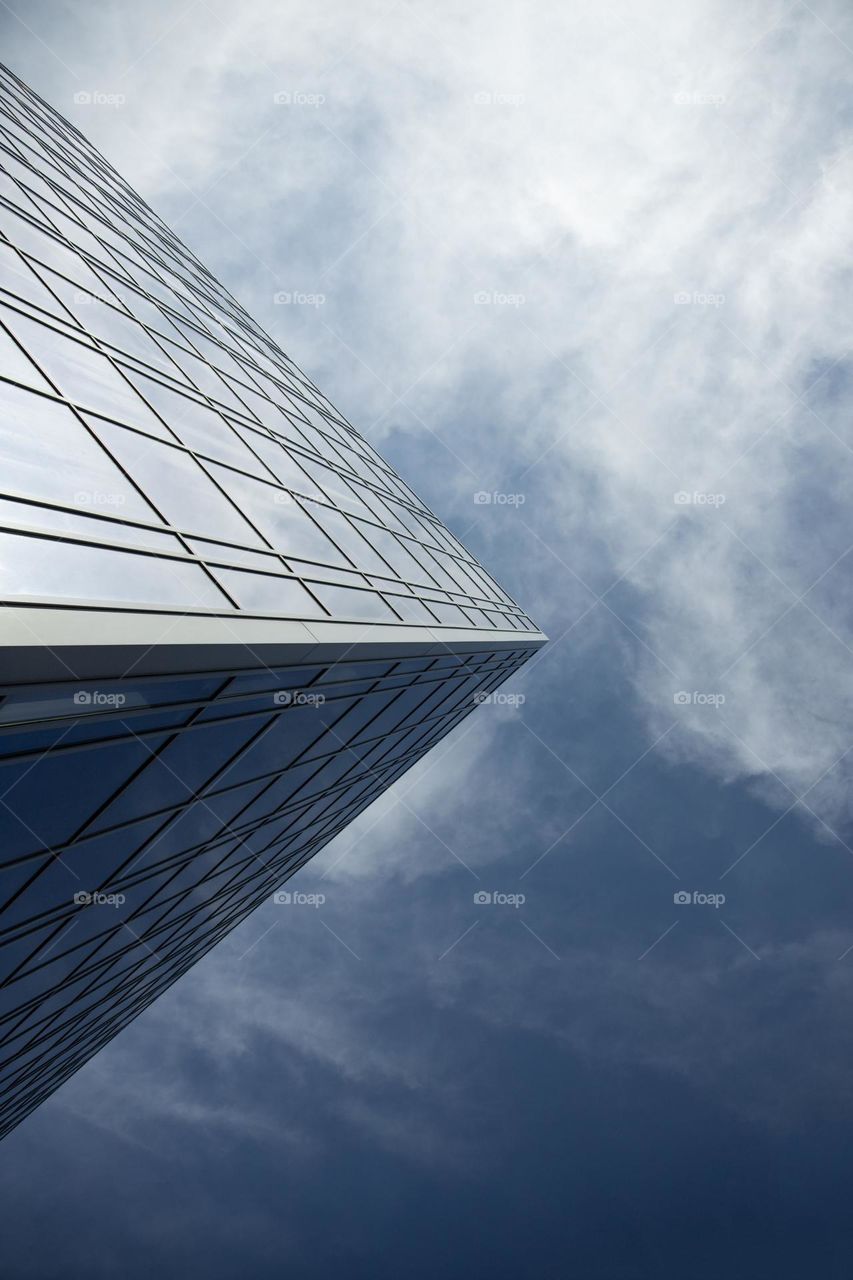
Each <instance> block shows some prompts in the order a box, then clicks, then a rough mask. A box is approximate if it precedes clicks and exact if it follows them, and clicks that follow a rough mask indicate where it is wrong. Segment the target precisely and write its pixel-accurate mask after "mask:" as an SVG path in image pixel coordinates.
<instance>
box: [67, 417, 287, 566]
mask: <svg viewBox="0 0 853 1280" xmlns="http://www.w3.org/2000/svg"><path fill="white" fill-rule="evenodd" d="M92 421H93V425H94V427H95V429H96V431H97V433H98V435H99V436H100V438H101V439H102V440H103V441H104V443H105V444H106V446H107V448H108V449H110V451H111V452H113V453H114V454H115V455H116V457H117V458H118V460H119V462H120V463H121V465H122V466H123V467H125V468H126V470H127V472H128V474H129V475H131V476H133V478H134V480H135V481H136V483H137V484H138V485H139V486H140V488H141V489H143V490H144V491H145V493H146V494H148V495H149V496H150V498H151V501H152V502H154V503H155V504H156V505H157V507H158V508H159V509H160V510H161V511H162V512H163V514H164V515H165V517H166V519H167V520H169V521H170V523H171V524H173V525H174V526H175V528H178V529H186V530H188V531H189V532H195V533H200V534H204V533H207V534H211V535H213V536H216V535H219V536H220V537H225V538H231V539H233V540H234V542H242V543H245V544H246V545H247V546H250V547H260V546H262V545H263V543H262V542H261V540H260V538H259V537H258V536H257V534H256V533H255V532H254V530H253V529H251V528H250V526H249V525H248V524H247V523H246V521H245V520H244V519H243V518H242V516H241V515H240V513H239V511H237V509H236V508H235V507H234V506H232V504H231V503H230V502H229V501H228V499H227V498H226V497H225V496H224V495H223V494H222V493H220V492H219V490H218V489H217V488H216V486H215V485H214V484H213V483H212V482H211V480H210V478H209V477H208V476H207V475H205V474H204V472H203V471H202V469H201V467H200V466H199V465H198V463H197V462H196V461H195V459H194V458H191V457H190V455H189V454H188V453H184V451H183V450H182V449H177V448H173V447H171V446H170V445H166V444H161V443H160V442H159V440H152V439H150V438H149V437H148V436H141V435H137V434H135V433H134V432H132V431H125V430H124V429H123V428H122V427H116V426H113V424H112V423H110V422H97V421H95V420H92ZM232 474H233V473H232Z"/></svg>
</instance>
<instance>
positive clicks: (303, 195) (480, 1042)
mask: <svg viewBox="0 0 853 1280" xmlns="http://www.w3.org/2000/svg"><path fill="white" fill-rule="evenodd" d="M13 8H16V9H18V6H17V5H13ZM534 17H535V20H534ZM3 25H4V47H5V50H6V52H5V60H6V61H7V63H8V64H9V65H10V66H11V67H12V69H13V70H15V71H16V72H17V73H18V74H20V75H21V76H22V77H23V78H24V79H25V80H26V81H27V82H28V83H30V84H31V85H32V86H33V88H35V89H36V90H37V91H38V92H40V93H41V94H42V95H43V96H44V97H45V98H47V100H48V101H49V102H51V103H52V104H53V105H54V106H56V107H57V108H58V109H59V110H60V111H62V112H63V113H64V114H66V115H67V116H68V117H69V118H70V119H72V120H73V122H74V123H75V124H76V125H77V126H78V127H79V128H81V129H82V130H83V131H84V132H86V133H87V134H88V136H89V137H91V138H92V140H93V141H94V142H95V144H96V145H98V146H99V147H100V148H101V149H102V151H103V152H104V154H105V155H106V156H107V158H108V159H109V160H111V161H112V162H113V163H114V164H115V165H116V166H117V167H118V168H119V169H120V171H121V172H122V174H123V175H124V177H126V178H127V180H128V181H129V182H131V184H132V185H134V186H135V187H136V188H137V189H138V190H139V191H140V193H141V194H142V195H143V196H144V197H145V198H146V199H148V200H149V202H150V203H151V204H152V205H153V206H154V207H155V208H156V209H157V211H158V212H159V213H160V214H161V215H162V216H163V217H164V218H165V219H166V221H167V222H169V223H170V225H172V226H173V227H174V228H175V230H176V231H177V232H178V233H179V234H181V235H182V236H183V237H184V239H185V240H186V241H187V243H188V244H189V246H190V247H191V248H192V249H193V250H194V251H196V252H197V253H198V254H199V256H200V257H201V259H202V260H203V261H204V262H205V263H206V265H207V266H208V267H209V268H210V269H211V270H212V271H213V272H214V273H215V274H216V275H217V276H218V277H219V278H220V279H221V280H222V281H223V283H225V284H226V285H227V286H228V287H229V288H230V289H231V290H232V292H233V293H234V294H235V295H236V296H237V297H238V298H239V299H240V301H241V302H242V303H243V304H244V305H246V306H247V308H248V309H249V311H250V312H251V313H252V314H253V315H254V316H255V317H256V318H257V319H258V320H259V321H260V322H261V323H262V324H263V325H264V326H265V327H266V328H267V330H268V331H269V332H271V333H273V335H274V336H275V337H276V339H277V340H278V341H279V342H280V343H281V345H282V346H283V347H284V349H285V350H286V351H287V352H288V354H290V355H291V356H292V357H293V358H294V359H296V360H297V361H298V362H299V363H300V364H301V365H302V366H303V367H304V368H305V369H306V370H307V371H308V372H309V373H310V374H311V376H312V377H313V378H314V379H315V380H316V381H317V383H318V384H319V385H320V386H321V387H322V388H323V390H324V391H325V392H326V394H328V395H329V396H330V397H331V398H332V400H333V401H334V402H335V403H336V404H337V405H338V406H339V407H340V409H341V410H342V411H343V412H344V413H345V414H346V415H347V417H348V418H349V419H350V420H351V421H352V422H353V423H354V424H355V425H357V426H358V427H359V428H360V429H362V430H363V432H364V434H365V435H366V437H367V438H368V439H369V440H370V442H371V443H372V444H374V445H375V446H376V447H377V448H379V449H380V451H381V452H382V453H383V454H384V455H385V456H386V457H387V458H388V460H389V461H390V462H391V463H392V464H393V465H394V466H395V467H396V468H397V469H398V470H399V471H400V473H401V474H402V475H403V476H404V478H405V479H407V480H408V481H409V482H410V483H411V484H412V485H413V487H414V488H415V489H416V491H417V492H418V493H419V494H420V495H421V496H422V497H423V498H424V500H425V501H426V502H427V503H428V504H429V505H430V506H431V507H432V509H433V510H435V511H436V512H437V514H439V515H440V516H441V517H442V518H443V519H445V520H446V522H447V523H448V525H449V526H450V527H451V528H452V529H453V531H454V532H455V533H456V534H457V535H458V536H460V537H461V538H462V540H463V541H464V542H465V543H466V545H468V546H469V547H470V548H471V550H472V551H473V552H474V553H475V554H476V555H477V556H478V557H479V558H480V559H482V561H483V562H484V563H485V564H486V565H487V566H488V568H489V569H490V571H492V572H493V573H494V575H495V576H496V577H497V579H498V581H499V582H501V584H502V585H504V586H505V587H506V588H507V590H508V591H509V592H510V593H511V594H512V595H514V596H515V597H516V598H517V599H519V601H520V602H521V603H522V604H523V605H524V607H525V608H526V609H527V610H528V611H529V613H530V614H531V615H532V617H533V618H534V619H535V620H536V621H537V622H538V623H539V625H540V626H541V627H542V628H543V630H545V631H546V632H547V633H548V634H549V636H550V637H551V643H550V644H549V645H548V646H547V648H545V649H544V650H542V651H541V652H539V653H538V654H537V655H536V656H535V657H534V658H533V659H532V660H531V662H530V663H529V664H528V666H527V668H526V669H525V670H524V671H523V672H522V673H520V674H519V675H518V676H517V677H515V679H514V680H513V682H512V684H511V685H508V686H506V692H508V693H511V694H513V695H518V697H517V698H516V700H515V701H514V702H504V703H501V704H497V705H489V706H485V707H483V708H481V709H480V710H479V711H478V712H477V713H476V714H475V715H474V716H472V717H471V718H470V719H469V720H467V721H466V722H465V723H464V724H463V725H462V726H460V728H459V729H457V730H456V731H455V733H454V735H453V736H452V737H451V738H449V739H448V740H447V741H446V742H445V743H443V744H442V745H441V746H440V747H439V748H438V749H437V750H436V751H435V752H433V753H432V754H431V755H430V756H429V757H428V758H427V759H426V760H425V761H423V762H422V763H421V764H420V765H418V766H417V768H416V769H415V770H414V771H413V772H412V774H410V775H409V776H408V777H407V778H406V779H405V780H404V781H403V782H402V783H401V784H399V785H398V787H397V788H395V789H394V791H393V792H391V793H390V794H388V795H387V796H385V797H383V798H382V799H381V800H380V801H379V802H378V803H377V804H376V805H375V806H373V807H372V808H371V809H370V810H369V811H367V813H365V814H364V815H363V816H362V817H361V818H360V819H359V820H358V822H357V823H356V824H355V825H354V826H353V827H352V828H351V829H350V830H349V831H348V832H346V833H345V834H344V835H343V836H342V837H341V838H340V839H339V840H338V841H337V842H336V843H335V844H334V845H333V846H330V847H329V848H328V849H327V850H325V851H324V852H323V853H322V854H321V855H319V856H318V857H317V858H316V859H315V860H314V861H313V862H312V863H311V864H310V865H309V866H308V867H306V868H305V869H304V870H303V871H302V872H301V873H300V875H299V878H298V881H294V887H297V886H298V888H299V889H300V890H302V891H304V892H305V893H307V894H322V895H324V896H325V901H324V902H323V903H322V904H321V905H320V906H317V907H314V906H308V905H299V904H290V905H289V906H287V905H278V904H275V903H272V902H271V903H269V904H267V905H266V906H264V907H263V908H261V909H260V910H259V911H258V912H256V913H255V914H254V915H253V916H252V917H251V918H250V919H249V920H247V921H246V922H245V923H244V924H243V925H242V926H241V927H240V928H239V929H238V930H237V931H235V933H234V934H232V935H231V936H230V937H229V938H228V939H227V940H226V941H224V942H223V943H222V944H221V945H220V946H219V947H218V948H217V949H216V950H215V951H214V952H213V953H211V954H210V955H209V956H207V957H206V958H205V959H204V960H203V961H202V962H201V963H200V964H198V965H197V966H196V967H195V969H194V970H193V971H192V972H191V973H190V974H188V975H187V976H186V977H185V978H184V979H183V980H182V981H181V982H180V983H179V984H178V985H177V986H176V987H175V988H173V989H172V990H170V991H169V992H168V993H167V994H166V995H165V996H163V997H162V998H161V999H160V1000H159V1001H158V1002H157V1004H156V1005H155V1006H154V1007H152V1008H151V1009H150V1010H148V1011H147V1012H146V1013H145V1014H144V1015H143V1016H142V1017H140V1018H139V1019H138V1020H137V1021H136V1022H135V1023H134V1024H133V1025H132V1026H131V1027H130V1028H129V1029H127V1030H126V1031H125V1032H124V1033H123V1034H122V1035H121V1036H120V1037H119V1038H118V1039H117V1040H116V1041H114V1042H113V1043H112V1044H111V1045H109V1046H108V1047H107V1048H106V1049H105V1050H103V1051H102V1053H101V1054H99V1055H98V1057H97V1058H96V1059H95V1060H93V1061H92V1062H91V1063H89V1064H88V1065H87V1066H86V1067H85V1068H84V1069H83V1070H81V1071H80V1072H79V1073H78V1074H77V1075H76V1076H75V1077H74V1078H73V1079H72V1080H71V1081H69V1082H68V1083H67V1084H66V1085H65V1086H64V1087H63V1088H62V1089H61V1090H60V1091H59V1092H58V1093H57V1094H56V1095H54V1096H53V1097H52V1098H51V1099H50V1100H49V1101H48V1102H47V1103H46V1104H45V1105H44V1106H43V1107H42V1108H41V1109H40V1110H39V1111H38V1112H37V1113H35V1114H34V1115H33V1116H32V1117H31V1118H30V1119H29V1120H27V1121H26V1122H25V1123H24V1124H23V1125H22V1126H21V1127H20V1128H19V1129H18V1130H16V1131H15V1133H14V1134H13V1135H12V1136H11V1137H10V1138H9V1139H7V1140H6V1141H5V1142H4V1144H3V1147H2V1151H0V1179H2V1193H3V1200H4V1204H5V1205H6V1209H7V1222H6V1224H5V1230H4V1238H5V1242H6V1246H7V1253H8V1254H9V1256H10V1257H11V1266H10V1274H13V1275H15V1276H16V1277H17V1276H20V1277H39V1280H43V1278H44V1277H51V1276H54V1275H55V1276H62V1277H64V1278H65V1277H76V1276H81V1277H82V1276H87V1277H90V1276H102V1275H103V1276H107V1275H112V1274H115V1273H116V1271H118V1270H119V1269H120V1270H121V1272H122V1273H123V1274H125V1275H127V1276H128V1277H131V1278H134V1277H136V1276H137V1275H138V1276H140V1277H142V1276H146V1277H147V1276H149V1275H151V1274H152V1273H153V1272H159V1273H160V1274H163V1275H179V1274H184V1273H185V1272H186V1271H187V1269H189V1268H193V1269H195V1270H197V1271H203V1272H204V1273H205V1274H207V1275H209V1276H212V1277H220V1276H221V1277H230V1276H233V1275H236V1274H246V1275H252V1276H257V1277H266V1276H270V1277H271V1276H274V1275H275V1276H278V1275H280V1274H281V1273H282V1272H285V1273H286V1274H288V1275H291V1276H294V1277H299V1278H300V1280H302V1278H303V1277H304V1278H305V1280H314V1277H325V1276H328V1275H331V1274H335V1273H340V1274H345V1275H347V1276H348V1277H361V1276H364V1277H371V1278H372V1280H376V1278H377V1277H384V1276H389V1277H390V1276H395V1277H396V1276H398V1275H400V1274H406V1275H409V1276H413V1277H419V1276H421V1275H423V1276H427V1275H429V1276H433V1275H434V1274H436V1273H437V1272H444V1273H445V1274H448V1275H453V1276H456V1275H459V1276H463V1275H464V1276H471V1275H475V1276H476V1275H490V1276H494V1277H504V1276H506V1277H521V1276H528V1275H529V1276H537V1277H541V1276H550V1275H554V1276H556V1275H563V1274H574V1273H577V1274H580V1275H585V1276H590V1277H596V1278H598V1277H601V1278H602V1280H614V1278H618V1280H645V1277H652V1276H654V1277H665V1276H670V1275H672V1276H683V1275H685V1274H687V1275H690V1276H695V1277H697V1278H698V1280H703V1278H704V1277H706V1276H707V1277H711V1276H715V1277H716V1276H718V1275H719V1274H726V1275H729V1276H732V1277H733V1278H735V1280H737V1278H738V1277H741V1276H743V1277H749V1280H760V1278H762V1277H765V1276H767V1277H770V1276H773V1277H774V1278H776V1277H781V1276H799V1275H801V1274H802V1273H803V1271H804V1270H805V1269H806V1268H807V1267H808V1268H809V1269H810V1270H812V1271H814V1272H816V1273H817V1274H819V1275H821V1276H825V1277H834V1276H841V1275H846V1274H847V1270H848V1267H849V1264H848V1257H849V1244H850V1241H849V1235H850V1228H849V1226H848V1225H847V1224H848V1217H849V1215H848V1211H847V1205H846V1202H845V1201H843V1200H842V1197H843V1196H844V1188H845V1182H846V1179H845V1174H846V1172H847V1169H848V1164H849V1157H848V1155H847V1153H848V1150H849V1146H850V1139H851V1136H853V1101H851V1098H853V1095H851V1087H850V1071H849V1062H850V1059H851V1047H853V1046H851V1044H850V1040H851V1033H850V1031H849V1025H850V1021H849V1002H850V997H851V994H853V977H851V974H853V949H851V948H853V927H851V923H850V920H851V916H850V908H851V903H853V893H852V892H851V874H853V866H852V865H851V858H853V832H851V824H850V799H849V797H850V785H849V784H850V771H851V761H853V740H851V737H850V733H851V730H850V724H851V717H850V709H851V706H850V704H851V698H853V694H851V681H850V674H849V673H850V658H851V656H853V651H852V650H851V618H850V604H849V592H848V590H847V584H848V581H849V567H850V560H851V555H853V551H851V543H853V535H851V530H850V520H849V497H848V494H849V485H850V478H851V474H853V439H851V435H850V427H849V420H848V419H849V415H848V414H847V413H846V411H845V410H846V405H847V401H848V391H849V378H850V373H849V368H850V355H849V338H848V334H849V329H850V319H851V316H850V309H851V302H850V279H849V262H850V247H851V246H850V239H851V235H853V232H851V227H853V218H851V213H853V134H852V133H851V124H850V121H851V105H853V92H851V80H853V74H851V72H852V70H853V15H850V13H849V12H848V10H847V9H846V8H845V6H844V5H843V4H841V3H840V2H837V3H827V2H822V3H820V4H815V5H813V6H807V5H806V4H804V3H801V2H800V0H794V3H772V2H767V3H761V4H749V3H747V4H737V5H735V4H733V3H731V2H730V0H725V2H715V3H710V2H704V0H703V2H700V3H697V4H693V5H690V6H687V7H685V6H681V5H676V4H673V3H669V2H668V3H657V2H655V3H651V4H648V5H644V6H642V12H639V13H638V12H637V11H636V6H632V5H630V4H628V3H627V2H625V3H622V2H620V3H616V4H614V5H612V6H610V7H609V8H608V9H607V10H606V11H605V10H598V9H596V8H590V7H589V6H584V5H579V4H574V3H571V4H565V5H564V4H556V3H555V4H550V3H546V4H544V5H542V6H541V7H540V8H537V11H536V14H535V15H531V12H530V9H529V7H528V6H525V5H521V4H510V3H505V2H504V0H500V2H499V3H497V4H488V5H487V4H479V3H471V4H467V5H466V6H464V8H460V7H459V6H457V5H453V4H445V3H439V4H437V5H431V6H422V5H418V4H413V3H405V2H403V3H398V4H396V5H394V4H388V3H385V4H381V5H380V4H371V3H367V4H364V5H361V6H358V9H357V11H356V10H355V9H353V8H351V7H350V6H348V5H345V4H343V3H338V2H333V3H330V4H329V5H326V6H324V7H323V8H322V9H318V7H317V6H312V5H309V4H307V3H303V2H302V0H294V3H292V4H289V5H288V6H287V7H286V8H282V7H281V6H273V5H269V4H262V3H248V4H245V5H242V6H240V8H239V11H234V10H232V9H231V8H230V7H227V6H225V5H223V4H220V3H219V0H212V2H210V3H209V2H208V0H198V2H196V3H191V4H188V5H186V6H180V5H179V6H178V7H175V6H173V5H166V4H165V3H162V4H159V3H143V4H140V5H136V6H133V8H132V9H131V8H130V7H128V6H118V5H116V6H109V5H107V6H102V5H98V6H95V5H88V6H87V5H85V4H82V5H79V6H76V7H75V8H74V10H73V12H72V10H71V9H69V8H66V7H64V6H61V5H58V4H39V3H36V4H33V5H31V6H28V8H27V10H26V12H24V11H23V9H18V13H17V16H16V15H15V14H14V13H13V12H12V11H11V9H10V8H9V7H8V6H7V7H6V12H5V14H4V19H3ZM75 94H77V95H80V94H84V95H85V94H89V95H94V96H102V95H107V96H112V97H113V99H114V100H115V99H119V101H114V102H113V105H107V104H106V103H104V102H101V103H100V104H98V103H88V104H87V103H85V102H75ZM276 97H278V99H279V100H278V101H276ZM282 294H285V295H289V296H290V301H285V302H282V301H276V295H282ZM294 299H295V300H294ZM481 493H486V494H488V495H489V496H490V498H491V499H492V500H491V501H489V502H487V503H484V502H475V495H477V494H481ZM507 499H511V500H507ZM679 695H681V696H679ZM522 698H523V701H522V700H521V699H522ZM479 892H488V893H491V894H493V895H495V894H498V895H507V896H511V895H515V898H516V903H517V897H518V895H523V896H524V901H523V903H520V904H517V905H514V904H512V903H510V902H502V901H498V902H494V901H493V902H491V903H489V904H478V903H476V902H475V900H474V898H475V894H477V893H479ZM677 893H687V894H689V895H690V898H691V901H690V902H689V903H677V902H676V901H674V895H675V894H677ZM694 894H696V895H702V896H704V897H711V896H713V897H714V898H715V902H714V903H712V902H709V901H702V900H698V901H694V900H693V895H694ZM719 895H723V896H724V899H725V900H724V901H719ZM848 951H849V954H848Z"/></svg>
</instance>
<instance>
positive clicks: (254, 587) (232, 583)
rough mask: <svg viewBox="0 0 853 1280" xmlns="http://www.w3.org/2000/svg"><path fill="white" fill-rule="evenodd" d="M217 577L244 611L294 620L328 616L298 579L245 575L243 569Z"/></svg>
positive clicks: (219, 572)
mask: <svg viewBox="0 0 853 1280" xmlns="http://www.w3.org/2000/svg"><path fill="white" fill-rule="evenodd" d="M213 573H214V574H215V575H216V577H217V579H218V580H219V581H220V582H221V583H222V585H223V586H224V587H225V589H226V591H228V593H229V594H230V595H232V596H233V597H234V599H235V600H236V601H237V603H238V604H239V605H240V606H241V607H242V608H243V609H249V610H252V611H255V610H264V611H269V612H271V613H281V614H286V615H287V616H288V617H291V618H322V617H324V616H325V615H324V613H323V610H322V609H321V608H320V606H319V605H318V604H317V602H316V600H313V599H312V598H311V596H310V595H309V593H308V592H307V591H306V590H305V588H304V587H303V586H302V584H301V583H300V582H297V581H296V579H295V578H284V577H280V578H277V577H274V576H273V575H272V574H269V573H243V572H242V571H241V570H240V569H214V570H213Z"/></svg>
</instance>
